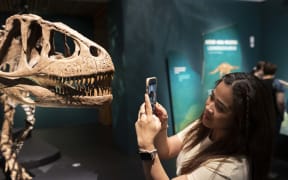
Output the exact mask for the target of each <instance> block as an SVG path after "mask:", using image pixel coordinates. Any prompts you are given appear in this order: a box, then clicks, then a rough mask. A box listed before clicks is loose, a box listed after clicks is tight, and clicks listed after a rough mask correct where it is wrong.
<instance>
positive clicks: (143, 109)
mask: <svg viewBox="0 0 288 180" xmlns="http://www.w3.org/2000/svg"><path fill="white" fill-rule="evenodd" d="M143 113H144V114H145V103H143V104H141V106H140V108H139V111H138V119H140V117H141V115H142V114H143Z"/></svg>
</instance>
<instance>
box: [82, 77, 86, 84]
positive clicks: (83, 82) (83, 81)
mask: <svg viewBox="0 0 288 180" xmlns="http://www.w3.org/2000/svg"><path fill="white" fill-rule="evenodd" d="M85 83H86V78H85V77H84V78H83V79H82V84H83V85H85Z"/></svg>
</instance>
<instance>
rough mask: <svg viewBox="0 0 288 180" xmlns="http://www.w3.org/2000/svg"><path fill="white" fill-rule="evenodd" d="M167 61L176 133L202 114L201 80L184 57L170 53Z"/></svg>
mask: <svg viewBox="0 0 288 180" xmlns="http://www.w3.org/2000/svg"><path fill="white" fill-rule="evenodd" d="M167 61H168V62H167V64H168V72H169V80H170V81H169V85H170V97H171V102H172V103H171V104H172V115H173V124H174V132H176V133H177V132H179V131H180V130H181V129H183V128H184V127H186V126H187V125H188V124H189V123H191V122H192V121H194V120H195V119H198V118H199V116H200V113H201V112H202V109H201V108H202V107H203V105H201V104H200V102H201V79H200V75H199V74H198V73H196V72H195V71H194V70H193V68H192V65H191V60H189V58H188V57H186V56H185V55H183V54H180V53H177V52H171V53H169V55H168V58H167Z"/></svg>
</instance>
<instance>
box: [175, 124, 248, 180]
mask: <svg viewBox="0 0 288 180" xmlns="http://www.w3.org/2000/svg"><path fill="white" fill-rule="evenodd" d="M195 122H197V121H195ZM195 122H194V123H191V124H190V125H189V126H187V127H186V128H185V129H183V130H182V131H180V132H179V133H178V134H177V136H178V138H179V139H180V140H181V141H182V142H183V140H184V137H185V134H186V133H187V132H188V131H189V130H190V129H191V128H192V127H193V126H194V125H195ZM212 143H213V142H212V141H211V139H210V138H209V137H207V138H205V139H204V140H203V141H202V142H200V143H199V144H197V145H196V146H195V147H194V148H192V149H191V150H190V151H188V152H184V151H181V152H180V153H179V155H178V158H177V162H176V165H177V175H179V173H180V169H181V167H182V163H183V162H185V161H186V160H188V159H191V158H192V157H193V156H194V155H196V153H198V152H199V151H200V150H202V149H203V148H205V147H207V146H208V145H210V144H212ZM239 159H240V161H239V160H238V159H236V158H235V157H230V158H218V159H212V160H208V161H207V162H205V163H203V164H202V165H201V166H200V167H199V168H197V169H195V170H194V171H192V172H191V173H189V174H187V178H188V180H227V179H230V180H247V179H249V178H248V161H247V160H246V158H245V157H239Z"/></svg>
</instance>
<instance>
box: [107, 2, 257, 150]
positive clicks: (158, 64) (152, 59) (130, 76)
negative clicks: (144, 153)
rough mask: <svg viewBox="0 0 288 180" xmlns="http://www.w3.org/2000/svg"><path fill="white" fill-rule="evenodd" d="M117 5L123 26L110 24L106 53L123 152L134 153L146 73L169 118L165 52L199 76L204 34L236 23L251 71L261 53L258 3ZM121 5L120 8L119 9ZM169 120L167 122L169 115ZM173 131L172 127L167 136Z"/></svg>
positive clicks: (116, 13) (117, 134)
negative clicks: (181, 58) (252, 42)
mask: <svg viewBox="0 0 288 180" xmlns="http://www.w3.org/2000/svg"><path fill="white" fill-rule="evenodd" d="M114 4H115V1H114ZM117 4H118V8H116V9H114V11H113V12H114V20H117V21H119V20H120V21H121V22H123V25H114V28H115V29H114V30H113V31H114V33H112V35H113V34H114V35H115V34H117V38H113V36H112V40H111V42H110V44H111V43H112V44H113V43H114V46H111V51H110V52H111V54H112V57H113V61H114V63H115V64H116V75H115V80H114V100H113V127H114V129H115V131H114V136H115V140H116V142H117V144H118V145H119V147H120V148H121V149H122V150H123V151H125V152H127V153H130V154H135V151H136V138H135V131H134V123H135V120H136V117H137V113H138V107H139V106H140V104H141V103H142V102H143V99H144V91H145V78H146V77H148V76H157V77H158V81H159V84H158V101H159V102H160V103H161V104H163V105H164V106H165V107H166V108H167V111H168V114H169V117H171V108H170V107H171V104H170V100H169V87H168V79H167V69H166V62H165V59H166V58H167V55H168V53H169V52H180V53H183V54H187V55H188V57H189V59H190V61H191V64H192V66H193V67H194V68H195V70H196V72H197V73H199V74H200V75H201V70H202V63H203V51H202V48H203V42H202V41H203V39H202V35H203V33H206V32H209V31H211V30H213V29H217V28H219V27H223V26H227V25H231V24H235V25H236V26H237V28H238V31H239V37H240V39H239V41H240V43H241V45H242V53H243V67H244V69H246V70H247V71H250V70H251V69H252V67H253V65H254V64H255V62H256V61H258V60H259V59H260V58H261V57H262V56H261V48H262V47H261V46H260V44H261V38H262V31H261V30H262V24H261V23H262V19H261V9H262V8H261V6H259V4H258V3H245V2H235V1H232V2H231V1H224V0H223V1H215V0H201V1H199V0H170V1H167V0H158V1H153V0H143V1H135V0H123V1H122V4H121V3H120V2H119V1H117ZM119 6H122V9H123V10H122V11H120V10H119ZM122 31H123V32H122ZM119 34H120V35H119ZM251 35H253V36H255V38H256V46H255V48H250V47H249V36H251ZM119 36H120V37H119ZM121 36H123V37H121ZM115 42H116V44H115ZM117 43H119V44H117ZM119 46H120V47H119ZM191 93H193V89H192V90H191ZM169 123H170V125H171V118H170V122H169ZM172 133H173V131H172V127H171V126H170V128H169V134H172Z"/></svg>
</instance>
